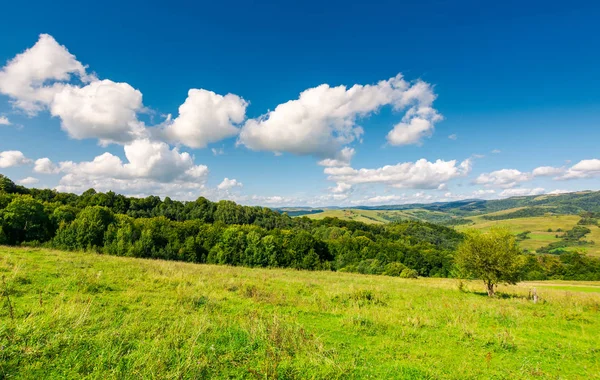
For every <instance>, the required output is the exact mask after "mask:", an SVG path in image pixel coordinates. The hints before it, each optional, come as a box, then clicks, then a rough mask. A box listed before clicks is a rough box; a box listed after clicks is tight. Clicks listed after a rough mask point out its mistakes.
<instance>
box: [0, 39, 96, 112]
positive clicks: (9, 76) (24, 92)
mask: <svg viewBox="0 0 600 380" xmlns="http://www.w3.org/2000/svg"><path fill="white" fill-rule="evenodd" d="M72 76H75V77H78V78H79V79H80V80H82V81H89V80H90V79H92V78H93V77H91V76H89V75H88V74H87V73H86V68H85V66H83V65H82V64H81V63H80V62H79V61H77V59H76V58H75V56H74V55H72V54H71V53H69V51H68V50H67V48H65V47H64V46H62V45H59V44H58V43H57V42H56V40H54V38H53V37H52V36H50V35H48V34H41V35H40V38H39V40H38V41H37V43H36V44H35V45H34V46H33V47H31V48H29V49H27V50H25V51H24V52H23V53H21V54H18V55H17V56H16V57H14V58H13V59H11V60H10V61H8V63H7V64H6V66H4V67H3V68H2V70H1V71H0V92H1V93H3V94H5V95H8V96H9V97H10V98H11V99H12V102H13V106H14V107H15V108H18V109H21V110H23V111H25V112H27V113H29V114H30V115H34V114H35V113H37V112H39V111H41V110H43V109H44V108H45V107H46V106H47V105H48V104H50V103H51V102H52V99H53V98H54V95H55V94H56V92H57V91H60V89H61V88H62V87H63V86H64V84H63V83H59V82H67V81H69V80H71V78H72Z"/></svg>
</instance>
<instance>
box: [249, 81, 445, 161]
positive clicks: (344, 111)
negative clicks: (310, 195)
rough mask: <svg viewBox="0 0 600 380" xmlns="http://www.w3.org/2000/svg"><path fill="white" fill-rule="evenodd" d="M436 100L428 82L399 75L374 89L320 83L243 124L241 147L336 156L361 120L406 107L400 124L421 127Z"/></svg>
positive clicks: (353, 137)
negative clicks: (411, 81) (377, 113)
mask: <svg viewBox="0 0 600 380" xmlns="http://www.w3.org/2000/svg"><path fill="white" fill-rule="evenodd" d="M434 99H435V94H434V93H433V90H432V88H431V86H430V85H429V84H427V83H425V82H422V81H416V82H414V83H410V82H408V81H406V80H404V78H403V77H402V75H401V74H398V75H397V76H395V77H393V78H390V79H388V80H383V81H380V82H379V83H377V84H375V85H360V84H355V85H354V86H352V87H350V88H348V87H346V86H343V85H341V86H336V87H331V86H329V85H327V84H322V85H320V86H317V87H314V88H310V89H307V90H305V91H303V92H302V93H300V96H299V97H298V99H295V100H290V101H288V102H286V103H282V104H279V105H278V106H277V107H276V108H275V110H273V111H270V112H268V113H267V114H265V115H263V116H261V117H259V118H256V119H250V120H248V121H246V123H245V124H244V126H243V127H242V130H241V133H240V138H239V143H241V144H243V145H245V146H246V147H248V148H249V149H252V150H262V151H272V152H289V153H293V154H298V155H314V156H317V157H320V158H323V159H325V158H335V156H336V153H337V152H338V151H340V150H341V148H342V147H343V146H344V145H347V144H349V143H351V142H353V141H355V140H357V139H358V138H360V136H361V135H362V134H363V129H362V128H361V127H360V126H359V125H357V121H358V119H359V118H361V117H366V116H369V115H371V114H372V113H374V112H377V111H378V110H379V109H380V108H381V107H383V106H385V105H391V106H392V107H393V108H394V109H395V110H402V109H407V108H408V111H407V112H406V115H405V116H404V118H403V120H402V122H403V123H406V124H419V121H418V119H423V118H424V119H426V120H429V121H430V122H433V121H434V119H435V120H438V117H437V116H439V115H437V113H436V112H435V110H433V109H432V108H431V104H432V103H433V100H434ZM436 115H437V116H436ZM413 119H414V120H415V122H414V123H413V122H412V120H413ZM395 129H396V128H395ZM397 129H398V130H400V129H403V127H402V126H400V127H398V128H397ZM398 133H400V132H394V134H398ZM420 133H421V134H423V133H422V132H420ZM396 142H397V141H396V140H395V139H392V141H390V143H392V144H395V143H396Z"/></svg>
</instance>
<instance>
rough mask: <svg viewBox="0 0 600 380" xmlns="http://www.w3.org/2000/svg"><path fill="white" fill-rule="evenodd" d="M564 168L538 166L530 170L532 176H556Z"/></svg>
mask: <svg viewBox="0 0 600 380" xmlns="http://www.w3.org/2000/svg"><path fill="white" fill-rule="evenodd" d="M564 171H565V169H563V168H555V167H553V166H540V167H537V168H535V169H533V171H532V172H531V174H532V175H533V176H534V177H549V176H556V175H559V174H561V173H563V172H564Z"/></svg>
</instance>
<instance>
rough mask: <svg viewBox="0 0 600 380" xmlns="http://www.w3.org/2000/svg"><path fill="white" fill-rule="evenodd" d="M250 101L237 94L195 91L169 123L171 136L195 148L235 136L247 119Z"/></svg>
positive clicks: (190, 92) (193, 90)
mask: <svg viewBox="0 0 600 380" xmlns="http://www.w3.org/2000/svg"><path fill="white" fill-rule="evenodd" d="M247 106H248V102H246V101H245V100H244V99H242V98H241V97H239V96H237V95H234V94H227V95H225V96H223V95H219V94H216V93H214V92H212V91H207V90H204V89H191V90H189V92H188V97H187V99H186V100H185V102H184V103H183V104H182V105H181V106H180V107H179V116H178V117H177V118H176V119H175V120H173V121H172V122H168V123H167V126H166V128H165V133H166V135H167V137H168V138H169V139H170V140H171V141H174V142H180V143H182V144H185V145H187V146H189V147H192V148H204V147H206V145H207V144H210V143H213V142H217V141H220V140H223V139H224V138H227V137H232V136H235V135H237V134H238V133H239V129H238V125H239V124H240V123H241V122H243V121H244V119H245V118H246V107H247Z"/></svg>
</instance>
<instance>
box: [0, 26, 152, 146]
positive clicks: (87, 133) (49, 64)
mask: <svg viewBox="0 0 600 380" xmlns="http://www.w3.org/2000/svg"><path fill="white" fill-rule="evenodd" d="M75 78H76V79H78V80H79V82H80V83H82V84H83V85H74V84H71V81H72V80H73V79H75ZM0 93H3V94H6V95H8V96H9V97H10V98H11V99H12V102H13V106H14V107H16V108H18V109H21V110H23V111H25V112H27V113H28V114H30V115H35V114H36V113H37V112H39V111H41V110H44V109H48V110H49V111H50V113H51V114H52V115H53V116H56V117H59V118H60V120H61V127H62V128H63V129H64V130H65V131H66V132H67V133H68V134H69V136H71V137H73V138H76V139H86V138H97V139H99V140H100V141H101V142H102V143H109V142H118V143H126V142H130V141H132V140H134V139H136V138H140V137H144V136H143V134H144V131H145V128H144V125H143V124H142V123H141V122H140V121H138V119H137V114H138V112H140V111H142V110H143V105H142V93H141V92H140V91H138V90H136V89H134V88H133V87H131V86H130V85H129V84H127V83H115V82H113V81H111V80H107V79H105V80H98V79H97V78H96V77H95V76H93V75H88V74H87V73H86V67H85V66H83V64H81V62H79V61H77V59H76V58H75V56H74V55H72V54H71V53H69V51H68V50H67V49H66V48H65V47H64V46H62V45H59V44H58V43H57V42H56V41H55V40H54V38H52V36H50V35H47V34H42V35H40V38H39V40H38V42H37V43H36V44H35V45H34V46H33V47H32V48H30V49H27V50H26V51H25V52H23V53H21V54H19V55H17V56H16V57H15V58H13V59H12V60H10V61H9V62H8V63H7V64H6V66H5V67H4V68H3V69H2V71H0Z"/></svg>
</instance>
